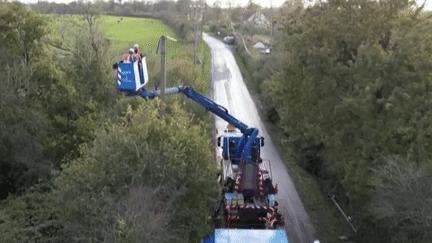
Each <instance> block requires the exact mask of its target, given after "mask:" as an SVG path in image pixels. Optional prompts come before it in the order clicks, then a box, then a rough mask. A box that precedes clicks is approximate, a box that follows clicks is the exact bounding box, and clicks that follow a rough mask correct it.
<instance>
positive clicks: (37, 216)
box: [0, 2, 217, 242]
mask: <svg viewBox="0 0 432 243" xmlns="http://www.w3.org/2000/svg"><path fill="white" fill-rule="evenodd" d="M75 10H76V11H78V12H79V15H76V16H50V15H41V14H38V13H36V12H34V11H31V10H28V9H27V8H26V7H25V6H24V5H21V4H19V3H5V2H0V51H1V52H2V56H1V58H0V77H1V84H2V85H1V86H0V168H1V174H0V183H1V185H0V186H1V187H2V194H1V198H0V199H1V200H2V201H1V202H0V203H1V210H0V235H1V236H2V241H5V242H96V241H97V242H99V241H105V242H185V241H187V242H198V241H200V240H201V239H202V238H203V237H205V236H207V235H208V234H209V231H210V227H211V222H209V220H208V216H209V214H210V213H211V211H212V206H213V203H214V202H215V200H216V197H217V183H216V181H215V179H214V177H215V167H214V163H213V162H214V156H213V149H212V144H211V140H210V134H211V133H210V132H209V131H210V130H209V124H208V119H206V118H207V117H208V116H205V115H203V114H201V115H199V116H197V117H194V116H193V115H192V114H191V113H190V112H189V111H187V110H191V108H192V109H195V108H194V107H193V106H191V105H190V104H189V103H186V105H184V102H179V101H178V100H184V97H180V98H182V99H180V98H175V99H168V100H167V101H166V104H162V102H160V100H157V99H156V100H153V101H151V102H148V103H145V102H144V100H143V99H140V98H130V97H124V96H122V95H121V94H119V93H117V92H116V91H115V88H114V86H113V77H112V75H113V71H112V64H113V63H114V62H115V61H116V60H117V59H118V58H119V57H118V53H117V50H116V49H115V48H114V47H113V46H112V44H111V43H110V41H109V40H108V39H107V38H106V36H105V33H104V32H102V31H101V26H100V23H101V22H100V21H101V18H100V17H101V15H100V14H101V12H100V11H101V10H100V8H99V6H98V5H97V4H91V3H79V5H77V6H76V9H75ZM75 10H74V11H75ZM149 23H151V21H149ZM158 26H160V24H159V25H158ZM77 33H78V34H77ZM155 41H157V40H155ZM187 48H188V46H185V47H184V48H183V50H181V51H180V52H179V56H178V57H177V61H173V62H171V63H169V64H170V66H169V67H170V68H169V72H170V74H172V78H170V79H168V85H173V84H178V83H179V82H183V81H185V80H187V81H188V83H186V84H189V85H191V86H197V89H198V90H199V91H200V92H206V88H207V86H206V85H205V83H203V82H202V81H201V75H202V74H201V72H200V68H201V67H199V66H194V65H193V62H192V60H191V58H192V57H191V55H190V54H189V53H190V50H188V49H187ZM178 60H181V61H178ZM153 62H155V61H153ZM176 65H182V66H183V67H185V68H188V71H186V72H184V70H183V69H181V68H177V67H176ZM153 85H154V84H153ZM150 86H152V85H150ZM150 88H152V87H150ZM161 107H164V109H165V116H164V118H162V117H161V116H160V115H159V114H160V113H159V111H160V110H161ZM202 110H204V109H202Z"/></svg>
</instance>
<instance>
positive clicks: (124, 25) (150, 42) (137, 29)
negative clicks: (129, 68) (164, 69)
mask: <svg viewBox="0 0 432 243" xmlns="http://www.w3.org/2000/svg"><path fill="white" fill-rule="evenodd" d="M102 20H103V23H104V26H103V28H104V31H105V33H106V35H107V37H108V38H109V39H110V40H112V41H113V44H114V47H115V48H116V49H117V50H118V52H119V54H121V53H125V52H127V50H128V49H129V48H131V47H132V46H133V45H134V44H138V45H139V46H140V48H141V50H142V52H143V53H144V54H146V55H149V54H150V53H152V54H154V53H156V48H157V45H158V41H159V38H160V37H161V36H162V35H165V36H170V37H173V38H176V39H177V36H176V35H175V34H174V32H173V31H172V30H171V29H170V28H169V27H168V26H166V25H164V24H163V23H162V22H161V21H159V20H157V19H150V18H133V17H120V16H104V17H103V19H102ZM181 48H182V44H181V43H179V42H173V41H171V40H168V41H167V53H168V58H171V57H173V56H175V55H176V54H177V53H178V52H179V51H180V50H181Z"/></svg>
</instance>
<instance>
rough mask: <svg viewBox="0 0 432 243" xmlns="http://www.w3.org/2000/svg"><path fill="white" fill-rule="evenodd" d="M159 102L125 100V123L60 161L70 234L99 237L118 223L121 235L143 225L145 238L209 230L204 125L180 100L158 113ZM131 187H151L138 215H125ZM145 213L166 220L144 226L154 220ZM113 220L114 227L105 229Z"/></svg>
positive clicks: (185, 236) (211, 196) (192, 236)
mask: <svg viewBox="0 0 432 243" xmlns="http://www.w3.org/2000/svg"><path fill="white" fill-rule="evenodd" d="M158 106H159V104H158V102H157V101H153V102H151V103H147V104H144V105H142V106H141V107H140V108H139V109H138V110H137V111H133V110H132V109H130V108H129V109H128V112H127V115H126V116H125V117H124V124H122V125H115V126H112V127H111V128H110V129H109V130H108V131H107V132H100V133H98V134H97V136H96V139H95V140H94V142H92V143H89V144H87V145H86V146H83V147H82V151H81V152H82V157H81V158H79V159H77V160H75V161H73V162H72V163H71V164H70V165H67V166H64V168H63V173H62V174H61V175H60V177H59V178H58V179H57V188H58V193H59V196H60V198H62V203H61V205H62V208H63V209H64V210H65V214H64V216H65V218H64V220H65V221H66V222H67V224H66V225H65V228H66V230H67V234H68V235H69V236H70V237H71V238H74V239H88V240H89V241H100V240H104V239H112V238H113V237H115V235H113V234H117V233H115V232H118V231H120V233H121V235H122V237H124V238H125V239H134V238H135V237H138V236H140V235H143V234H144V233H142V232H146V231H147V232H148V234H150V236H151V237H150V236H149V238H147V239H155V241H151V240H150V242H177V241H178V242H184V241H186V242H191V241H197V240H199V238H202V237H204V236H206V235H207V234H208V233H209V231H210V225H209V222H208V221H207V217H208V216H209V215H210V212H211V210H210V208H211V205H212V203H213V202H214V200H215V196H216V191H215V189H216V187H215V186H216V182H215V181H214V179H213V178H214V177H213V176H214V173H215V169H214V166H213V165H212V164H211V162H212V161H213V156H212V152H211V151H212V150H211V144H210V142H209V139H208V138H207V137H205V136H202V134H203V131H205V129H204V127H203V125H202V124H198V125H193V124H191V123H190V121H191V117H190V116H189V115H187V113H185V112H184V111H183V109H182V108H181V106H180V105H179V104H178V103H175V104H173V106H171V107H170V109H168V110H167V111H168V114H171V115H168V116H167V117H166V118H165V119H164V120H160V119H159V118H158ZM134 191H135V192H139V193H145V194H149V192H150V191H151V192H152V193H153V194H149V195H148V196H144V195H143V196H142V198H143V199H145V200H147V201H148V200H150V199H151V198H152V197H154V199H155V200H156V201H155V202H154V205H148V204H145V202H142V203H143V204H142V206H143V208H142V210H144V209H145V208H147V209H148V210H149V211H148V212H145V211H142V210H138V211H136V210H135V213H137V217H138V218H133V217H132V216H131V213H132V212H133V209H134V207H137V205H134V204H133V203H132V202H130V201H131V200H132V201H133V198H131V197H134V196H132V194H131V193H133V192H134ZM151 195H154V196H151ZM135 197H138V198H141V196H139V195H136V196H135ZM118 202H122V203H120V204H118ZM165 206H166V207H165ZM163 207H165V209H163ZM171 207H172V210H170V208H171ZM167 209H168V210H167ZM160 210H162V211H160ZM118 211H120V212H121V213H120V215H117V214H116V213H115V212H118ZM158 211H159V213H158ZM146 215H155V218H154V220H157V218H159V217H162V216H163V217H166V218H165V219H163V221H162V222H166V223H168V225H167V226H166V227H165V226H164V224H165V223H162V228H161V229H159V230H158V231H150V229H149V228H146V229H143V228H142V227H150V228H151V227H154V226H152V225H151V224H148V223H146V222H142V217H145V216H146ZM161 220H162V219H161ZM154 224H155V225H157V224H159V223H158V222H154ZM115 225H117V226H118V227H119V228H117V229H118V230H114V231H113V230H109V229H110V227H114V226H115ZM111 229H112V228H111ZM141 231H142V232H141ZM157 232H165V234H163V235H156V233H157ZM166 232H170V233H166ZM120 233H119V234H120ZM165 236H166V237H165ZM170 236H175V237H174V238H170ZM129 237H130V238H129Z"/></svg>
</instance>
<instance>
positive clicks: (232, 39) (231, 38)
mask: <svg viewBox="0 0 432 243" xmlns="http://www.w3.org/2000/svg"><path fill="white" fill-rule="evenodd" d="M223 41H224V42H225V43H226V44H228V45H234V44H235V37H234V36H225V38H224V40H223Z"/></svg>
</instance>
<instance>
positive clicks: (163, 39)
mask: <svg viewBox="0 0 432 243" xmlns="http://www.w3.org/2000/svg"><path fill="white" fill-rule="evenodd" d="M167 39H170V40H172V41H177V40H176V39H174V38H172V37H169V36H164V35H163V36H161V37H160V38H159V43H158V48H157V50H156V53H158V51H160V53H161V81H160V87H161V99H162V102H161V111H160V116H161V117H164V116H165V90H166V54H167V49H166V40H167Z"/></svg>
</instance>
